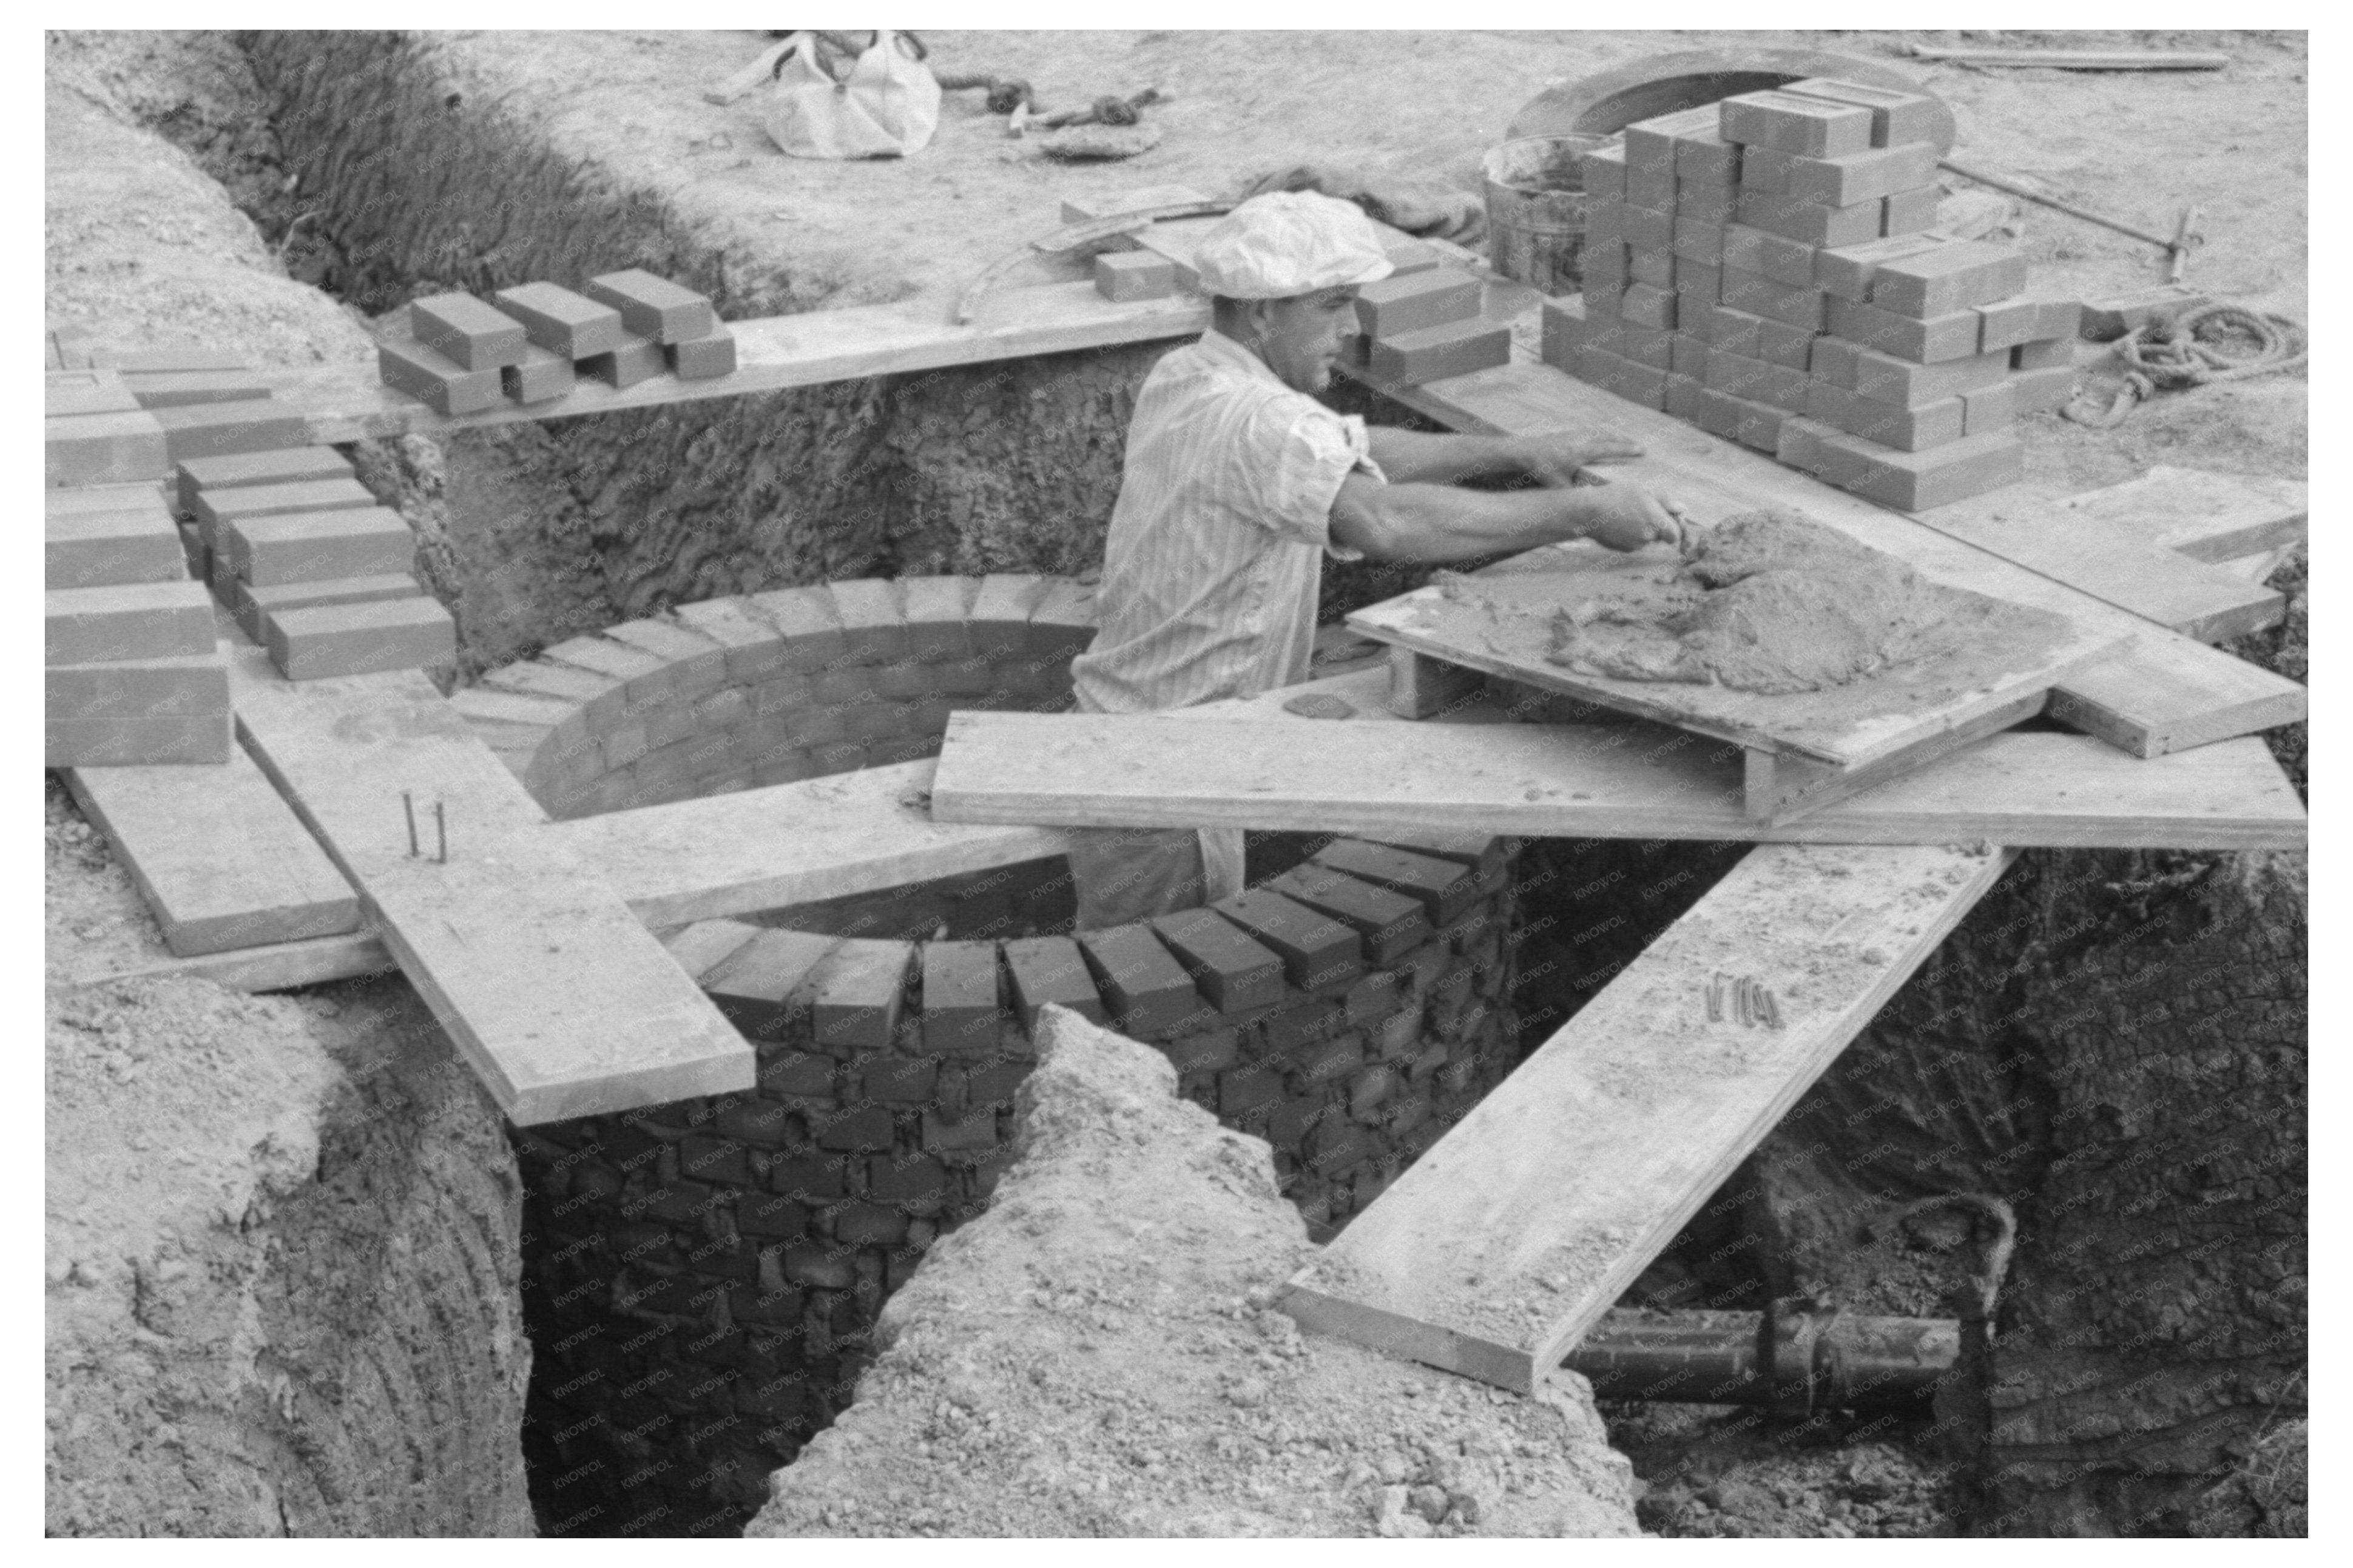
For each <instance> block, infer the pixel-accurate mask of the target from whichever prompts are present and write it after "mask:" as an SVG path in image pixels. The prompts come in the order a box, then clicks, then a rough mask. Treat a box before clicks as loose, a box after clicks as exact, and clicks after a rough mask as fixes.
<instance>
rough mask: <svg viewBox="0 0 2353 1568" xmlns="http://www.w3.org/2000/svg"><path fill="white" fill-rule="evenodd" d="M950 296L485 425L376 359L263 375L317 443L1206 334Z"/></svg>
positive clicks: (805, 317)
mask: <svg viewBox="0 0 2353 1568" xmlns="http://www.w3.org/2000/svg"><path fill="white" fill-rule="evenodd" d="M948 312H949V302H948V301H947V300H946V299H945V298H944V297H939V296H933V295H923V296H921V297H919V298H916V299H913V300H906V301H902V302H899V303H896V304H889V305H860V306H856V307H853V308H850V309H848V310H839V311H808V312H805V313H801V314H798V315H789V316H764V317H761V318H758V319H756V320H748V321H737V322H729V323H725V324H726V327H727V330H728V331H729V332H730V333H733V334H734V337H735V369H734V370H733V372H731V373H730V374H728V375H725V376H709V377H706V378H704V379H702V380H695V381H681V380H680V379H679V378H678V377H677V376H670V375H662V376H653V377H651V378H650V379H649V380H645V381H641V382H638V384H637V385H636V386H634V387H628V388H625V389H622V390H615V389H614V388H613V387H609V386H607V385H605V384H603V383H601V382H589V381H584V382H582V383H580V384H579V385H578V386H577V387H575V388H574V390H572V391H570V392H568V393H566V394H565V395H564V396H563V397H556V398H552V399H550V400H549V401H547V402H544V403H531V404H520V403H509V404H506V405H503V406H501V407H500V408H491V409H486V410H484V411H483V412H481V413H479V414H462V415H457V416H449V415H444V414H437V413H435V412H434V411H433V410H432V409H431V408H427V407H426V406H425V405H424V404H422V403H419V402H417V401H416V400H415V399H413V398H410V397H405V396H403V395H402V394H400V393H397V392H395V391H393V390H392V389H391V388H389V387H385V386H383V385H382V384H380V383H379V381H378V380H377V376H376V367H375V362H374V361H373V360H370V361H367V362H364V363H360V362H353V363H344V364H337V365H327V366H316V367H312V368H305V369H299V370H270V371H266V372H262V373H261V376H262V378H263V379H265V380H267V381H268V382H269V387H270V390H271V391H272V392H273V393H274V394H275V395H276V396H277V397H279V398H280V400H281V401H284V402H288V403H291V404H294V405H296V406H297V407H299V408H301V409H302V411H303V413H304V414H305V415H306V416H307V417H308V418H309V419H310V422H311V423H310V439H311V441H312V442H314V443H326V442H337V441H352V440H359V439H360V438H361V437H363V436H398V435H406V434H410V433H412V432H430V431H435V430H448V429H474V428H477V427H480V426H483V425H506V424H514V423H517V422H519V421H521V420H524V419H568V418H576V417H579V416H581V415H585V414H611V413H618V412H620V411H622V410H625V409H629V408H663V407H668V406H670V405H672V404H677V403H690V402H697V401H700V400H702V399H703V398H707V397H736V396H738V395H740V394H743V393H747V392H776V391H780V390H782V389H784V388H786V387H814V386H818V385H820V384H822V383H825V382H829V381H852V380H859V379H862V378H864V377H867V376H891V375H897V374H900V373H902V372H906V371H913V370H937V369H941V368H944V367H946V366H956V365H976V364H983V363H987V362H990V361H994V360H1000V359H1026V358H1029V357H1031V356H1033V355H1046V354H1063V353H1068V352H1071V351H1072V350H1076V349H1084V348H1104V347H1110V346H1113V345H1116V344H1130V343H1149V342H1152V341H1154V340H1155V339H1159V338H1173V337H1185V336H1188V335H1190V334H1196V333H1198V332H1201V331H1202V330H1203V329H1205V328H1207V327H1208V324H1209V307H1208V303H1207V302H1204V301H1202V300H1199V299H1197V298H1193V297H1190V296H1186V295H1177V296H1174V297H1171V298H1166V299H1158V300H1143V301H1137V302H1133V303H1128V304H1114V303H1113V302H1111V301H1109V300H1106V299H1104V298H1103V296H1102V295H1101V294H1098V293H1097V292H1095V289H1094V285H1093V284H1092V283H1090V282H1078V283H1049V284H1043V285H1039V286H1036V287H1031V288H1020V289H1008V290H1006V291H1003V292H1001V293H997V294H992V295H990V296H988V298H987V300H986V301H985V302H984V303H983V304H982V307H981V311H980V314H979V317H978V319H977V320H976V321H974V322H973V323H971V324H970V325H968V326H957V325H955V324H954V323H951V322H950V320H949V319H948Z"/></svg>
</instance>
